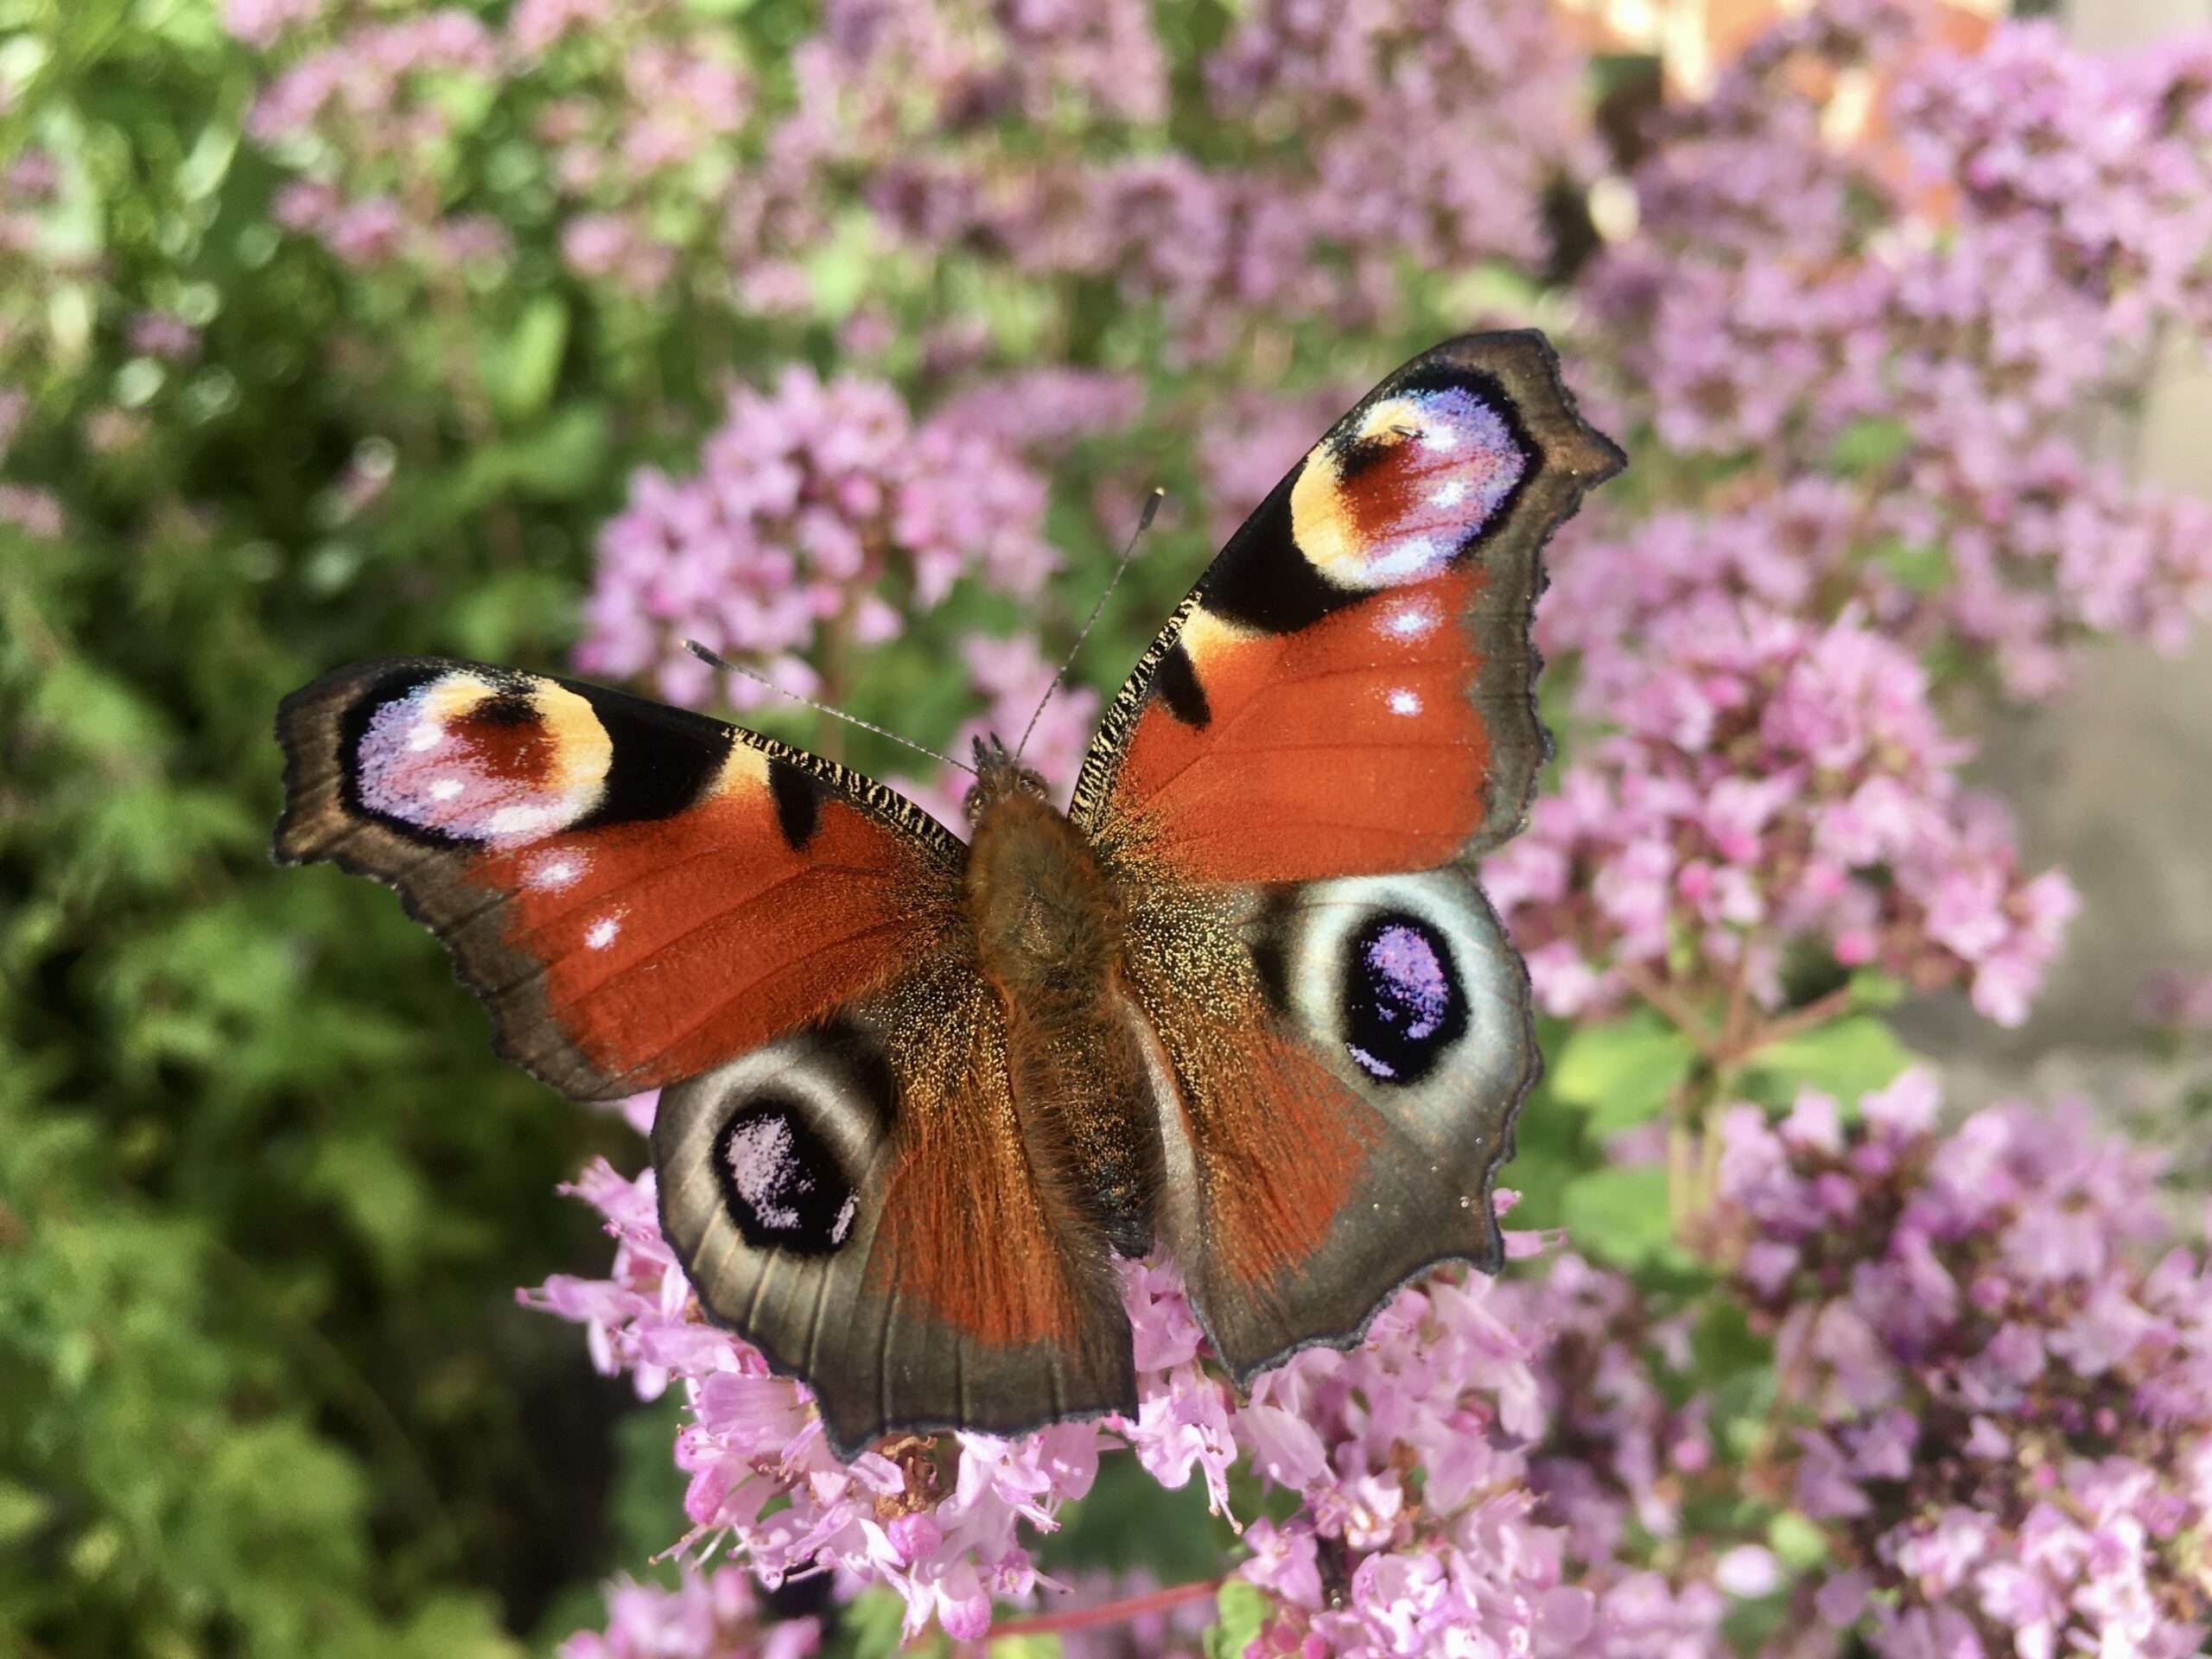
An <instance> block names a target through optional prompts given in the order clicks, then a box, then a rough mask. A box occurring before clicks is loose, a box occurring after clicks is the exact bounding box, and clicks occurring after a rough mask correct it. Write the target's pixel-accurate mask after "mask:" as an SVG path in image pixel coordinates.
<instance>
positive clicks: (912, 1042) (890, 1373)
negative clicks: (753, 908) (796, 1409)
mask: <svg viewBox="0 0 2212 1659" xmlns="http://www.w3.org/2000/svg"><path fill="white" fill-rule="evenodd" d="M910 946H911V948H912V950H914V952H915V953H916V957H917V958H918V966H917V967H916V968H915V969H914V970H913V971H912V972H911V973H909V974H907V975H906V976H903V977H902V978H900V979H899V980H898V981H896V982H893V984H892V985H891V986H889V987H888V988H887V989H886V990H885V991H884V992H883V993H882V994H881V995H878V996H876V997H874V998H870V999H867V1000H864V1001H861V1003H858V1004H855V1005H853V1006H850V1007H846V1008H843V1009H841V1010H839V1011H838V1013H837V1014H836V1015H835V1016H834V1017H833V1018H832V1019H831V1020H829V1021H828V1022H826V1023H825V1024H823V1025H822V1026H819V1027H813V1028H810V1029H809V1030H806V1031H804V1032H801V1033H795V1034H793V1035H792V1036H790V1037H787V1038H785V1039H780V1040H779V1041H778V1042H776V1043H773V1044H771V1045H769V1046H767V1047H766V1048H764V1049H760V1050H758V1051H756V1052H753V1053H751V1054H748V1055H746V1056H744V1057H742V1058H740V1059H737V1060H735V1061H733V1062H731V1063H730V1064H728V1065H725V1066H722V1067H720V1068H718V1069H717V1070H716V1071H713V1072H710V1073H709V1074H708V1075H707V1076H705V1077H699V1078H696V1079H695V1080H693V1081H691V1082H689V1083H685V1084H680V1085H678V1086H677V1087H676V1088H673V1089H671V1090H666V1091H665V1092H664V1094H663V1095H662V1096H661V1103H660V1109H659V1112H658V1116H657V1117H656V1119H655V1122H654V1125H653V1163H654V1166H655V1168H656V1170H657V1171H658V1179H659V1181H660V1202H661V1221H662V1230H663V1231H664V1233H665V1234H666V1236H667V1237H668V1239H669V1242H670V1243H671V1245H672V1246H674V1248H675V1249H676V1250H677V1254H678V1255H679V1257H680V1258H681V1259H682V1260H683V1262H684V1264H685V1268H686V1270H687V1272H688V1273H689V1274H690V1279H691V1282H692V1285H693V1287H694V1288H695V1289H696V1292H697V1294H698V1296H699V1299H700V1300H701V1302H702V1305H703V1306H704V1307H705V1308H706V1310H707V1312H708V1313H710V1314H711V1315H713V1316H714V1317H715V1319H718V1320H720V1321H721V1322H722V1323H724V1324H726V1325H731V1326H733V1327H734V1328H735V1329H737V1330H739V1331H741V1332H743V1333H744V1335H745V1336H746V1337H747V1339H749V1340H750V1341H752V1342H753V1344H755V1345H756V1346H758V1347H759V1348H760V1349H761V1350H762V1351H763V1352H764V1353H766V1355H767V1357H768V1358H769V1359H770V1361H771V1363H773V1364H774V1365H775V1367H776V1368H777V1369H778V1370H783V1371H787V1372H790V1373H792V1374H794V1375H797V1376H803V1377H804V1378H805V1379H806V1380H807V1381H808V1382H809V1383H810V1384H811V1385H812V1387H813V1389H814V1391H815V1395H816V1398H817V1401H818V1402H819V1403H820V1406H821V1410H822V1416H823V1427H824V1429H825V1431H826V1432H827V1433H828V1436H829V1441H830V1443H831V1445H832V1446H833V1447H834V1448H835V1449H836V1451H837V1452H838V1453H839V1455H840V1456H842V1457H847V1458H849V1457H851V1456H853V1455H854V1454H855V1452H858V1451H859V1450H861V1448H863V1447H865V1446H867V1445H868V1443H869V1442H870V1441H871V1440H874V1439H875V1438H876V1437H877V1436H878V1435H880V1434H883V1433H890V1432H893V1431H894V1430H895V1431H922V1430H928V1429H935V1428H946V1427H957V1428H965V1429H971V1430H976V1431H979V1432H984V1433H1014V1432H1017V1431H1019V1430H1022V1429H1027V1428H1033V1427H1037V1426H1038V1425H1039V1424H1040V1423H1046V1422H1052V1421H1060V1420H1063V1419H1065V1418H1069V1417H1074V1416H1086V1415H1091V1416H1095V1415H1096V1414H1099V1413H1101V1412H1104V1411H1122V1412H1134V1411H1135V1409H1136V1403H1137V1402H1136V1379H1135V1360H1134V1357H1133V1351H1132V1346H1131V1339H1130V1332H1129V1327H1128V1319H1127V1317H1126V1316H1125V1314H1124V1313H1123V1312H1122V1303H1121V1300H1120V1296H1119V1294H1118V1293H1117V1290H1116V1281H1115V1278H1114V1274H1113V1271H1112V1268H1111V1265H1110V1259H1109V1254H1108V1251H1107V1249H1106V1248H1105V1246H1104V1244H1103V1242H1102V1241H1101V1240H1099V1238H1098V1237H1097V1236H1096V1230H1095V1229H1091V1228H1089V1227H1087V1226H1085V1225H1084V1224H1082V1223H1081V1222H1080V1221H1079V1220H1077V1219H1075V1218H1074V1217H1073V1208H1074V1205H1073V1201H1072V1197H1071V1194H1069V1193H1067V1192H1063V1191H1061V1190H1059V1189H1058V1187H1057V1186H1056V1185H1055V1184H1054V1181H1053V1178H1052V1172H1053V1168H1054V1165H1053V1162H1052V1159H1051V1157H1050V1155H1049V1149H1047V1148H1045V1147H1039V1146H1037V1145H1035V1144H1034V1141H1035V1133H1036V1129H1037V1125H1036V1124H1035V1123H1034V1122H1030V1121H1027V1120H1025V1119H1024V1118H1023V1117H1022V1116H1020V1115H1019V1114H1017V1113H1016V1112H1015V1110H1014V1103H1013V1101H1012V1099H1011V1097H1010V1096H1009V1093H1008V1072H1007V1053H1006V1022H1005V1018H1004V1014H1003V1012H1002V1009H1001V1006H1000V1004H999V1002H998V1001H997V1000H996V999H995V995H993V993H992V992H991V990H990V989H989V988H988V986H986V985H985V984H984V983H983V982H982V980H981V979H979V978H978V977H977V976H976V973H975V971H974V969H973V967H972V965H971V964H969V963H968V962H966V961H964V960H963V958H962V955H961V952H960V951H959V950H958V949H957V946H953V945H949V944H946V943H944V942H941V941H932V940H931V939H929V938H926V937H925V936H917V937H915V938H913V939H912V940H911V941H910ZM1039 1154H1044V1155H1039Z"/></svg>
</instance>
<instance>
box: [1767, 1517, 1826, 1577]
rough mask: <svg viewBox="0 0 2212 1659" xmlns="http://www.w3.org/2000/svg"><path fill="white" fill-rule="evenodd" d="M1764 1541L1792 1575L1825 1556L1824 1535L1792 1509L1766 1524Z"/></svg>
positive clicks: (1811, 1565)
mask: <svg viewBox="0 0 2212 1659" xmlns="http://www.w3.org/2000/svg"><path fill="white" fill-rule="evenodd" d="M1766 1541H1767V1545H1768V1547H1769V1548H1771V1549H1772V1550H1773V1551H1774V1553H1775V1554H1776V1555H1777V1556H1778V1557H1780V1558H1781V1560H1782V1564H1783V1566H1784V1567H1788V1568H1789V1570H1790V1571H1791V1572H1793V1573H1802V1572H1804V1571H1805V1570H1806V1569H1807V1568H1808V1567H1818V1566H1819V1565H1820V1564H1821V1562H1822V1561H1824V1560H1827V1557H1828V1541H1827V1534H1825V1533H1823V1532H1822V1531H1821V1529H1820V1528H1819V1527H1818V1526H1817V1525H1815V1523H1814V1522H1811V1521H1808V1519H1806V1518H1805V1516H1802V1515H1800V1514H1798V1513H1797V1512H1796V1510H1783V1511H1782V1512H1781V1513H1780V1514H1779V1515H1777V1516H1775V1517H1774V1519H1773V1520H1771V1521H1770V1522H1767V1528H1766Z"/></svg>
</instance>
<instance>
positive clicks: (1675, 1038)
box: [1551, 1008, 1697, 1137]
mask: <svg viewBox="0 0 2212 1659" xmlns="http://www.w3.org/2000/svg"><path fill="white" fill-rule="evenodd" d="M1556 1052H1557V1058H1555V1059H1554V1061H1553V1063H1552V1071H1551V1092H1552V1097H1553V1098H1554V1099H1555V1100H1557V1101H1560V1102H1561V1103H1564V1104H1566V1105H1569V1106H1579V1107H1580V1108H1582V1109H1583V1110H1585V1111H1586V1112H1587V1113H1588V1114H1589V1132H1590V1134H1591V1135H1593V1136H1599V1137H1603V1136H1605V1135H1614V1134H1618V1132H1619V1131H1620V1130H1622V1129H1627V1128H1634V1127H1635V1126H1636V1125H1637V1124H1638V1123H1641V1122H1644V1121H1645V1120H1647V1119H1649V1118H1653V1117H1656V1116H1658V1115H1659V1114H1660V1112H1661V1111H1662V1110H1663V1109H1665V1107H1666V1104H1667V1097H1668V1096H1669V1095H1670V1094H1672V1093H1673V1092H1674V1090H1675V1088H1676V1087H1677V1086H1678V1085H1679V1084H1681V1082H1682V1080H1683V1079H1684V1078H1686V1077H1688V1076H1689V1074H1690V1068H1691V1066H1692V1065H1694V1064H1695V1062H1696V1059H1697V1051H1696V1049H1695V1048H1694V1046H1692V1045H1691V1042H1690V1039H1688V1037H1686V1036H1684V1035H1683V1034H1682V1033H1681V1032H1679V1031H1677V1030H1676V1029H1675V1027H1672V1026H1670V1025H1669V1024H1668V1023H1667V1022H1666V1021H1665V1020H1662V1019H1661V1018H1660V1017H1659V1015H1658V1014H1656V1013H1654V1012H1653V1011H1652V1010H1651V1009H1649V1008H1639V1009H1638V1010H1637V1012H1635V1013H1634V1014H1628V1015H1626V1016H1625V1017H1624V1018H1622V1019H1618V1020H1605V1021H1603V1022H1601V1023H1599V1024H1597V1025H1588V1026H1577V1027H1575V1028H1574V1029H1573V1032H1571V1033H1569V1034H1568V1035H1567V1039H1566V1041H1565V1042H1564V1043H1562V1044H1561V1045H1560V1047H1559V1049H1558V1050H1557V1051H1556Z"/></svg>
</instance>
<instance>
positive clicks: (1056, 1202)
mask: <svg viewBox="0 0 2212 1659" xmlns="http://www.w3.org/2000/svg"><path fill="white" fill-rule="evenodd" d="M277 736H278V739H279V741H281V742H282V743H283V747H284V752H285V755H286V758H287V763H288V764H287V767H286V800H285V808H284V815H283V819H282V821H281V822H280V823H279V824H278V826H277V857H278V859H279V860H280V861H284V862H287V863H297V862H302V861H309V860H316V859H327V860H329V861H332V862H334V863H336V864H338V865H340V866H341V867H343V868H346V869H349V870H353V871H355V872H357V873H360V874H367V875H371V876H373V877H375V878H376V879H377V880H380V881H383V882H385V883H386V884H387V885H389V886H391V887H397V889H398V890H399V894H400V898H401V899H402V901H403V902H404V904H405V905H406V906H407V907H408V909H409V910H410V912H411V913H412V914H414V915H415V916H416V917H417V918H420V919H422V920H423V921H426V922H428V923H429V925H430V926H431V927H432V928H434V929H435V931H437V933H438V936H439V937H440V938H442V939H443V940H444V941H445V943H446V945H447V947H448V949H449V950H451V951H452V952H453V955H454V962H455V964H456V966H457V968H458V969H459V971H460V973H461V976H462V978H463V979H464V980H465V981H466V982H467V983H468V984H469V986H470V987H471V988H473V989H474V991H475V992H476V994H477V995H479V996H480V998H482V999H483V1001H484V1003H485V1006H486V1007H487V1008H488V1009H489V1010H490V1012H491V1014H492V1020H493V1031H494V1035H495V1038H496V1040H497V1042H498V1045H499V1048H500V1050H501V1052H503V1053H505V1055H506V1056H507V1058H510V1059H512V1060H514V1061H515V1062H516V1063H518V1065H522V1066H524V1067H525V1068H526V1069H527V1070H529V1071H531V1072H533V1073H534V1074H536V1075H537V1076H538V1077H542V1078H543V1079H544V1080H545V1081H547V1082H549V1083H550V1084H554V1085H555V1086H556V1088H559V1089H561V1090H564V1091H565V1092H567V1093H569V1094H570V1095H574V1096H580V1097H583V1098H594V1097H607V1096H617V1095H623V1094H628V1093H632V1092H633V1091H635V1090H640V1089H645V1088H650V1087H653V1086H656V1085H669V1086H668V1087H667V1088H666V1090H665V1092H664V1094H663V1096H662V1097H661V1105H660V1111H659V1115H658V1119H657V1121H656V1122H655V1125H654V1130H653V1162H654V1167H655V1171H656V1173H657V1176H658V1181H659V1191H660V1196H661V1216H662V1226H663V1229H664V1231H665V1233H666V1235H667V1236H668V1238H669V1240H670V1242H671V1244H673V1245H674V1247H675V1248H676V1249H677V1253H678V1255H680V1257H681V1259H682V1260H683V1264H684V1268H685V1271H686V1273H687V1274H689V1275H690V1280H691V1282H692V1285H693V1287H694V1288H695V1289H696V1291H697V1293H698V1295H699V1299H700V1301H701V1303H702V1306H704V1308H705V1309H706V1311H707V1313H709V1315H710V1316H711V1317H713V1318H715V1319H718V1320H720V1321H721V1322H722V1323H724V1324H726V1325H730V1326H732V1327H733V1328H734V1329H736V1330H737V1331H739V1332H741V1333H742V1334H743V1335H744V1336H746V1337H747V1338H748V1339H750V1340H751V1341H753V1343H754V1344H757V1345H758V1346H759V1347H760V1349H761V1350H762V1351H763V1352H764V1353H766V1355H767V1356H768V1357H769V1358H770V1360H771V1362H772V1363H774V1364H775V1365H776V1366H777V1367H778V1368H779V1370H785V1371H788V1372H790V1373H791V1374H794V1375H796V1376H800V1377H802V1378H803V1379H804V1380H805V1381H806V1382H807V1383H809V1384H810V1386H811V1387H812V1388H813V1389H814V1390H815V1393H816V1395H817V1399H818V1401H819V1402H820V1405H821V1409H822V1414H823V1425H824V1427H825V1430H826V1432H827V1433H828V1435H829V1440H830V1443H831V1444H832V1445H833V1446H835V1447H836V1450H837V1451H838V1452H840V1454H841V1455H843V1456H845V1457H848V1458H849V1457H851V1456H853V1455H855V1453H856V1452H859V1451H860V1450H861V1448H862V1447H864V1446H867V1445H868V1443H869V1442H870V1441H871V1440H874V1438H875V1437H876V1436H877V1435H879V1434H880V1433H885V1432H887V1431H888V1430H890V1429H893V1428H921V1427H963V1428H973V1429H981V1430H987V1431H996V1432H1000V1433H1011V1432H1013V1431H1014V1430H1017V1429H1022V1428H1030V1427H1036V1426H1037V1425H1038V1424H1039V1423H1044V1422H1050V1421H1057V1420H1059V1419H1061V1418H1065V1417H1068V1416H1073V1415H1081V1414H1096V1413H1098V1412H1101V1411H1107V1410H1122V1411H1134V1410H1135V1408H1136V1385H1135V1370H1134V1362H1133V1360H1132V1357H1131V1353H1130V1338H1129V1329H1128V1322H1127V1320H1126V1319H1125V1318H1124V1317H1123V1314H1122V1305H1121V1300H1120V1298H1119V1295H1118V1294H1117V1293H1116V1288H1115V1281H1114V1278H1113V1274H1112V1271H1111V1268H1110V1266H1109V1262H1108V1259H1107V1254H1106V1250H1105V1247H1104V1246H1103V1243H1100V1242H1099V1241H1098V1239H1097V1237H1096V1229H1095V1228H1093V1227H1090V1226H1088V1225H1086V1224H1084V1223H1083V1221H1082V1220H1081V1218H1080V1217H1079V1216H1077V1214H1076V1213H1075V1211H1074V1206H1073V1205H1072V1203H1071V1198H1070V1195H1068V1194H1067V1193H1065V1192H1060V1191H1058V1190H1057V1189H1056V1188H1055V1187H1054V1186H1053V1185H1052V1181H1051V1179H1050V1176H1049V1170H1050V1167H1051V1160H1050V1159H1049V1157H1047V1156H1044V1155H1041V1154H1040V1149H1039V1148H1037V1147H1033V1146H1032V1145H1031V1144H1030V1142H1029V1140H1028V1138H1027V1137H1028V1136H1029V1135H1031V1134H1032V1133H1033V1130H1034V1128H1035V1126H1034V1125H1029V1124H1025V1123H1023V1122H1021V1121H1020V1119H1019V1117H1018V1116H1017V1114H1016V1113H1015V1111H1014V1104H1013V1101H1012V1097H1011V1094H1010V1089H1009V1084H1008V1080H1007V1060H1006V1028H1005V1016H1004V1013H1003V1010H1002V1009H1001V1007H1000V1006H999V1004H998V1002H997V1001H996V999H995V995H993V993H992V992H991V991H990V990H989V988H988V987H987V986H986V985H985V984H984V983H983V982H982V980H981V979H980V978H979V977H978V976H977V975H976V971H975V968H974V961H975V948H974V936H973V931H972V929H971V928H970V926H969V922H968V920H967V917H966V915H965V912H963V910H962V908H961V906H960V882H961V875H962V871H963V868H964V864H965V859H966V851H965V849H964V848H963V846H962V845H961V843H960V842H958V841H957V840H956V839H954V838H953V837H952V836H950V834H948V833H947V832H946V831H945V830H944V829H943V828H941V827H940V826H939V825H938V824H937V823H935V822H934V821H933V820H931V818H929V817H927V816H926V815H925V814H924V813H923V812H922V811H921V810H919V809H918V808H916V807H914V806H912V805H911V804H908V803H907V802H906V801H904V800H903V799H901V798H899V797H898V796H897V795H894V794H893V793H892V792H891V791H889V790H887V789H885V788H884V787H883V786H882V785H878V784H873V783H870V782H869V781H868V780H867V779H863V778H861V777H859V776H857V775H856V774H855V773H852V772H848V771H846V770H845V769H844V768H843V767H842V766H837V765H836V764H834V763H833V762H830V761H827V760H821V759H819V758H817V757H816V756H813V755H810V754H806V753H803V752H800V751H798V750H794V749H791V748H788V747H785V746H784V745H782V744H780V743H777V742H775V741H773V740H772V739H769V738H765V737H761V736H760V735H758V734H754V733H752V732H747V731H743V730H741V729H739V728H734V727H730V726H725V725H723V724H721V722H720V721H713V720H709V719H706V718H704V717H703V716H701V715H692V714H687V713H685V712H683V711H682V710H680V709H670V708H665V707H664V706H662V705H660V704H658V703H653V702H645V701H643V700H641V699H639V698H636V697H631V696H624V695H623V694H622V693H620V692H616V691H608V690H601V688H599V687H596V686H589V685H582V684H577V683H571V682H569V681H565V680H556V679H550V678H546V677H540V676H537V675H530V674H519V673H515V672H512V671H508V670H505V669H497V668H486V667H483V666H480V665H477V664H467V663H453V662H442V661H399V662H380V663H369V664H363V665H361V666H359V667H356V668H352V669H347V670H345V671H340V672H339V673H336V674H334V675H331V676H330V677H327V678H326V679H323V680H320V681H317V682H316V683H315V684H313V685H311V686H308V688H307V689H306V690H302V691H300V692H297V693H296V694H295V695H294V696H291V697H289V698H287V699H286V700H285V702H284V705H283V709H282V710H281V712H280V713H279V715H278V717H277Z"/></svg>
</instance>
